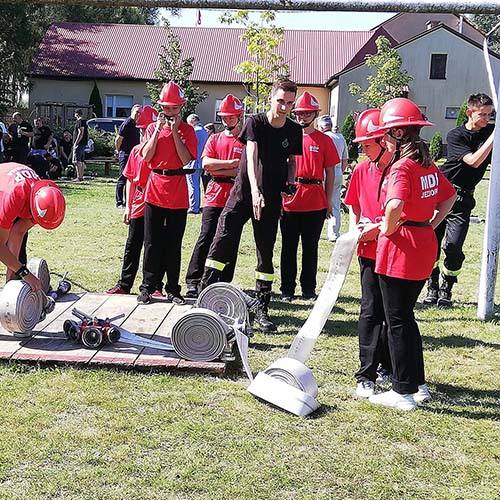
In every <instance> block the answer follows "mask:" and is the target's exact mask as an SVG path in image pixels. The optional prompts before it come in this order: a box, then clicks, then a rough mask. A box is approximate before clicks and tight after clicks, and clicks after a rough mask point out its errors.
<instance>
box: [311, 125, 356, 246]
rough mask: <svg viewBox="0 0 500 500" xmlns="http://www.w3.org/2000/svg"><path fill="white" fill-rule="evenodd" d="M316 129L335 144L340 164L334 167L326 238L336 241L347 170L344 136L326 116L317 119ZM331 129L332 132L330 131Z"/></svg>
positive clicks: (347, 156) (347, 155)
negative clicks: (331, 214) (333, 182)
mask: <svg viewBox="0 0 500 500" xmlns="http://www.w3.org/2000/svg"><path fill="white" fill-rule="evenodd" d="M318 127H319V129H320V131H321V132H323V133H324V134H326V135H327V136H328V137H330V139H331V140H332V141H333V144H335V147H336V149H337V153H338V155H339V158H340V162H339V163H337V165H335V185H334V187H333V195H332V207H333V217H332V218H330V219H328V221H327V233H326V237H327V239H328V241H337V238H338V237H339V236H340V222H341V221H340V191H341V189H342V182H343V173H344V172H345V171H346V169H347V165H348V159H349V151H348V148H347V143H346V141H345V139H344V136H343V135H342V134H341V133H340V132H339V128H338V127H337V126H335V127H333V126H332V119H331V117H330V116H328V115H323V116H320V117H319V118H318ZM332 128H333V130H332Z"/></svg>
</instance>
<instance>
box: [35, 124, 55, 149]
mask: <svg viewBox="0 0 500 500" xmlns="http://www.w3.org/2000/svg"><path fill="white" fill-rule="evenodd" d="M53 137H54V136H53V135H52V130H50V128H49V127H47V125H44V123H43V121H42V119H41V118H37V119H36V120H35V129H34V130H33V140H32V144H31V154H33V155H39V156H44V155H45V153H46V152H47V151H48V149H49V147H50V143H51V142H52V139H53Z"/></svg>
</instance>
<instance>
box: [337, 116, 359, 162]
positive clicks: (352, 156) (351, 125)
mask: <svg viewBox="0 0 500 500" xmlns="http://www.w3.org/2000/svg"><path fill="white" fill-rule="evenodd" d="M340 131H341V132H342V135H343V136H344V139H345V142H346V143H347V149H348V150H349V160H354V161H355V160H357V159H358V156H359V148H358V145H357V143H355V142H352V141H354V139H355V138H356V124H355V121H354V115H353V114H352V112H351V113H349V114H348V115H347V116H346V117H345V120H344V123H343V124H342V127H341V128H340Z"/></svg>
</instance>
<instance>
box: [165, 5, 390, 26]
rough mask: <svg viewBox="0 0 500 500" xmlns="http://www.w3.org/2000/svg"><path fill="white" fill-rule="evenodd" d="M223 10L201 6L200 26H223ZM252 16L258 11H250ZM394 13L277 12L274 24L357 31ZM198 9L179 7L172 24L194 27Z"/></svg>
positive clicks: (256, 16) (172, 18)
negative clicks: (221, 20)
mask: <svg viewBox="0 0 500 500" xmlns="http://www.w3.org/2000/svg"><path fill="white" fill-rule="evenodd" d="M223 12H224V10H215V9H201V26H202V27H205V28H210V27H219V26H222V25H221V23H220V22H219V20H218V19H219V17H220V15H221V14H222V13H223ZM253 14H254V16H255V19H257V18H258V12H254V13H253ZM393 15H395V13H393V14H390V13H387V12H384V13H382V12H369V13H365V12H277V14H276V25H277V26H281V27H283V28H287V29H310V30H314V29H316V30H356V31H360V30H361V31H364V30H369V29H371V28H373V27H374V26H377V24H380V23H382V22H384V21H385V20H386V19H389V18H390V17H392V16H393ZM196 19H197V9H182V10H181V16H180V17H179V18H175V17H170V18H169V20H170V23H171V25H172V26H196Z"/></svg>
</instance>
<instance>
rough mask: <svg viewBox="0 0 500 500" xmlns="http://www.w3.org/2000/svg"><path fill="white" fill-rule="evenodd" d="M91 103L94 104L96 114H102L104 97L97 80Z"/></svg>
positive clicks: (90, 99)
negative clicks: (102, 97)
mask: <svg viewBox="0 0 500 500" xmlns="http://www.w3.org/2000/svg"><path fill="white" fill-rule="evenodd" d="M89 104H92V106H93V107H94V114H95V115H96V116H102V99H101V94H100V92H99V87H98V86H97V82H94V88H93V89H92V92H91V93H90V98H89Z"/></svg>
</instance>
